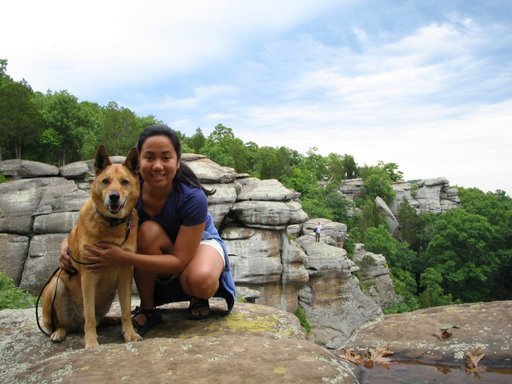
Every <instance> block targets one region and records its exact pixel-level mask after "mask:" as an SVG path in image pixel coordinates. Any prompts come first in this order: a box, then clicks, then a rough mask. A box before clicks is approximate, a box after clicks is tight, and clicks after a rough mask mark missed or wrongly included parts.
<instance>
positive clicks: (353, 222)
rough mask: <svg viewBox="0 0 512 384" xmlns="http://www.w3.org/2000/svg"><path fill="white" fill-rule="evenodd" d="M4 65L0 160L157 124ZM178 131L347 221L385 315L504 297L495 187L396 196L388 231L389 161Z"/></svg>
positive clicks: (44, 153) (64, 152)
mask: <svg viewBox="0 0 512 384" xmlns="http://www.w3.org/2000/svg"><path fill="white" fill-rule="evenodd" d="M6 68H7V61H6V60H0V160H1V159H2V158H6V159H7V158H24V159H29V160H37V161H42V162H46V163H49V164H55V165H64V164H66V163H69V162H72V161H78V160H88V159H91V158H93V156H94V151H95V150H96V147H97V146H98V144H100V143H104V144H106V145H107V147H108V149H109V153H110V154H112V155H123V154H125V153H127V151H128V150H129V149H130V148H131V147H132V146H133V145H134V144H135V143H136V140H137V138H138V135H139V133H140V132H141V130H142V129H143V128H144V127H146V126H148V125H151V124H157V123H162V122H161V121H159V120H158V119H157V118H156V117H154V116H152V115H149V116H142V117H141V116H137V115H136V113H134V112H133V111H131V110H129V109H128V108H124V107H120V106H119V105H118V104H117V103H116V102H110V103H108V104H107V105H106V106H100V105H98V104H96V103H91V102H87V101H84V102H78V100H77V98H76V97H75V96H73V95H71V94H70V93H69V92H67V91H59V92H53V91H50V90H49V91H47V92H46V93H41V92H37V91H33V90H32V88H31V87H30V85H29V84H28V83H27V82H26V81H24V80H22V81H19V82H16V81H14V80H13V79H11V78H10V77H9V75H8V74H7V72H6ZM177 133H178V135H179V136H180V139H181V141H182V146H183V152H193V153H198V154H203V155H205V156H207V157H208V158H209V159H211V160H212V161H214V162H216V163H218V164H221V165H224V166H229V167H232V168H234V169H235V170H236V171H237V172H239V173H248V174H250V175H251V176H254V177H257V178H259V179H277V180H279V181H280V182H281V183H283V185H285V186H286V187H288V188H291V189H294V190H296V191H298V192H300V193H301V197H300V199H301V202H302V207H303V209H304V211H305V212H306V213H307V214H308V215H309V217H311V218H320V217H322V218H327V219H330V220H333V221H337V222H342V223H346V224H347V226H348V231H349V232H348V237H347V239H346V241H345V243H344V247H345V249H346V250H347V252H348V254H349V257H350V256H352V255H353V251H354V245H355V244H356V243H358V242H362V243H364V244H365V247H366V249H367V250H368V251H371V252H375V253H382V254H383V255H384V256H385V257H386V259H387V262H388V266H389V268H390V271H391V275H392V278H393V281H394V283H395V287H396V290H397V293H398V294H400V295H401V296H402V297H403V298H404V300H403V301H402V302H401V303H397V304H394V305H392V306H390V307H389V308H387V309H386V311H387V312H403V311H410V310H414V309H418V308H424V307H430V306H437V305H444V304H450V303H460V302H475V301H492V300H503V299H512V279H510V277H511V274H512V200H511V198H510V197H509V196H507V195H506V194H505V192H503V191H500V190H498V191H496V192H494V193H484V192H482V191H480V190H478V189H475V188H469V189H467V188H463V187H459V197H460V199H461V204H460V207H458V208H454V209H452V210H450V211H448V212H446V213H443V214H426V213H425V214H421V215H420V214H418V213H417V212H416V210H415V209H414V208H412V207H410V206H409V205H408V203H407V202H406V201H405V202H403V203H402V205H401V207H400V211H399V213H398V220H399V222H400V229H399V232H398V234H397V235H396V236H392V235H391V234H390V232H389V230H388V228H387V226H386V221H385V219H384V217H383V216H382V214H381V213H380V211H379V210H377V207H376V205H375V198H376V197H377V196H379V197H381V198H382V199H384V200H385V201H386V202H387V203H390V202H391V201H392V200H393V198H394V196H395V192H394V191H393V187H392V186H393V183H395V182H397V181H402V178H403V174H402V172H401V171H399V167H398V165H397V164H395V163H383V162H379V163H378V164H376V165H372V166H368V165H359V164H357V163H356V161H355V159H354V157H353V156H351V155H349V154H344V155H340V154H336V153H330V154H329V155H327V156H322V155H320V154H319V152H318V149H317V148H315V147H313V148H311V149H310V150H309V151H308V152H307V153H306V154H305V155H303V154H300V153H299V152H297V151H295V150H293V149H290V148H287V147H286V146H280V147H270V146H261V147H260V146H258V145H257V144H256V143H254V142H243V141H242V140H241V139H239V138H237V137H236V136H235V134H234V132H233V129H232V128H230V127H226V126H224V125H223V124H218V125H217V126H215V128H214V129H213V131H212V132H211V133H210V134H209V135H208V136H205V135H204V133H203V131H202V129H201V128H197V129H196V131H195V133H194V134H193V135H191V136H187V135H186V134H183V133H181V132H177ZM356 177H357V178H361V179H362V180H363V186H364V189H363V191H364V193H363V194H362V195H361V196H359V197H357V198H356V199H355V200H354V203H353V204H354V205H353V206H351V204H352V203H349V202H348V201H347V200H346V199H345V198H344V197H343V195H342V194H341V193H340V192H339V188H340V185H341V184H342V182H343V181H344V180H346V179H351V178H356Z"/></svg>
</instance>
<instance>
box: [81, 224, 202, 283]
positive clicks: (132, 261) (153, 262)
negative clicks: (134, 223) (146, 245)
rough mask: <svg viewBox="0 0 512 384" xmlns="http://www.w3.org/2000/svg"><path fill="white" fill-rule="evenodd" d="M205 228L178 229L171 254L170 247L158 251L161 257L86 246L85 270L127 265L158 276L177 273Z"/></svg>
mask: <svg viewBox="0 0 512 384" xmlns="http://www.w3.org/2000/svg"><path fill="white" fill-rule="evenodd" d="M204 228H205V223H201V224H198V225H194V226H191V227H185V226H181V227H180V231H179V232H178V236H177V238H176V243H175V244H174V249H173V250H171V249H170V248H171V247H168V248H167V249H161V252H162V253H161V254H153V255H147V254H140V253H132V252H129V251H126V250H124V249H122V248H121V247H119V246H117V245H114V244H111V243H99V244H96V245H95V246H87V250H88V251H89V252H90V255H89V256H87V257H86V262H88V263H92V264H91V265H89V266H88V268H90V269H92V270H101V269H103V268H106V267H110V266H114V265H119V264H129V265H132V266H133V267H135V268H139V269H143V270H146V271H150V272H156V273H159V274H171V273H180V272H181V271H183V270H184V269H185V267H186V266H187V265H188V263H189V262H190V260H192V258H193V257H194V254H195V252H196V251H197V248H198V247H199V243H200V241H201V239H202V236H203V231H204ZM170 252H172V253H170Z"/></svg>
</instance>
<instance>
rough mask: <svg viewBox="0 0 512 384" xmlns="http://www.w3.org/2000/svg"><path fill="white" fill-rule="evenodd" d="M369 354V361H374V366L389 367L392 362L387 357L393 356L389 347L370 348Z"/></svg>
mask: <svg viewBox="0 0 512 384" xmlns="http://www.w3.org/2000/svg"><path fill="white" fill-rule="evenodd" d="M369 352H370V357H369V360H371V361H373V362H374V364H377V365H384V366H387V365H389V363H390V362H391V359H389V358H387V357H386V356H391V355H392V354H393V352H391V351H390V350H389V348H388V346H387V345H386V346H385V347H378V348H375V349H371V348H370V350H369Z"/></svg>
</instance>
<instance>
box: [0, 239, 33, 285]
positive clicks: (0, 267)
mask: <svg viewBox="0 0 512 384" xmlns="http://www.w3.org/2000/svg"><path fill="white" fill-rule="evenodd" d="M28 244H29V238H28V237H27V236H20V235H16V234H7V233H0V255H1V257H0V271H2V273H4V274H5V275H7V276H8V277H10V278H11V279H12V280H13V281H14V283H15V284H16V285H17V286H19V285H20V281H21V275H22V273H23V266H24V264H25V258H26V257H27V253H28Z"/></svg>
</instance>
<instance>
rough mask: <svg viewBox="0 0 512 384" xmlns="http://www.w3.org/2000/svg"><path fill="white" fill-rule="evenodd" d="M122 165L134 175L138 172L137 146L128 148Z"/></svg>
mask: <svg viewBox="0 0 512 384" xmlns="http://www.w3.org/2000/svg"><path fill="white" fill-rule="evenodd" d="M123 166H125V167H126V168H128V169H129V170H130V171H131V172H132V173H133V174H134V175H137V173H138V172H139V151H138V150H137V148H135V147H133V148H132V149H130V152H128V155H126V159H125V161H124V163H123Z"/></svg>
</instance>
